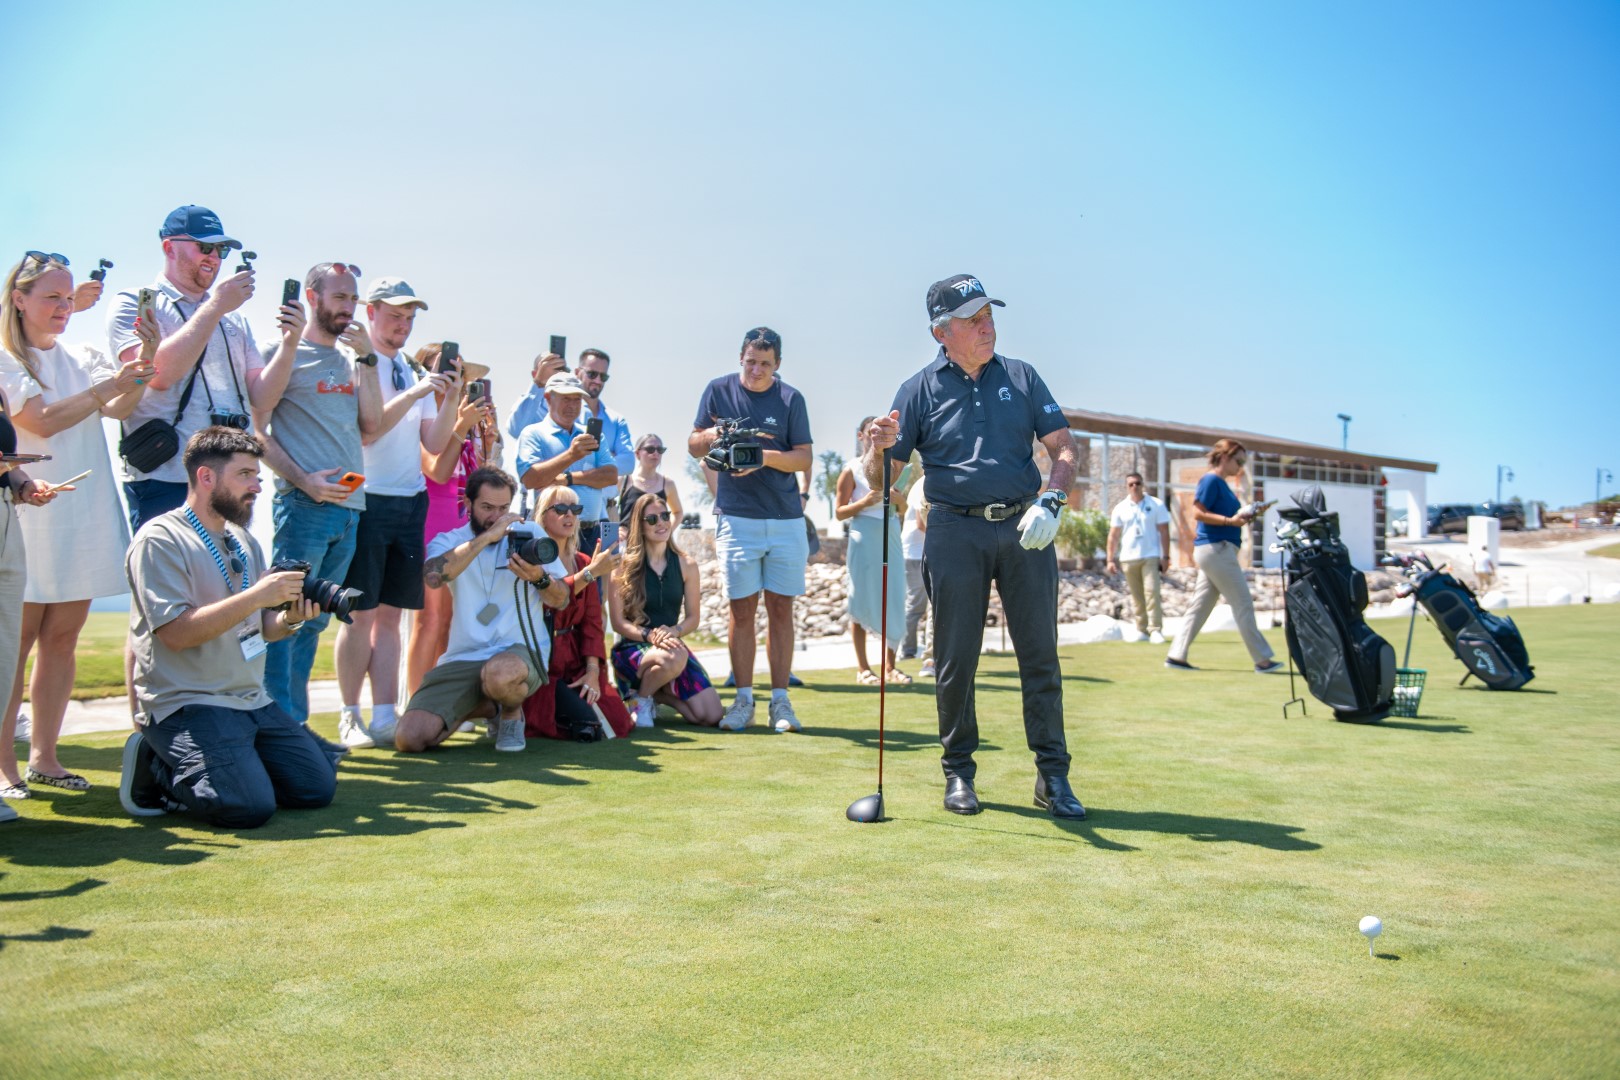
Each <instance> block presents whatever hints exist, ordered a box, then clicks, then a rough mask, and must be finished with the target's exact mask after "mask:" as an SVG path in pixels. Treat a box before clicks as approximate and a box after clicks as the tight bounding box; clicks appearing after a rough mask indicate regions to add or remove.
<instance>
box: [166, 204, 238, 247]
mask: <svg viewBox="0 0 1620 1080" xmlns="http://www.w3.org/2000/svg"><path fill="white" fill-rule="evenodd" d="M158 237H159V238H160V239H163V240H169V239H172V238H180V239H184V240H201V241H203V242H204V243H208V244H224V245H226V246H227V247H233V248H240V247H241V246H242V241H240V240H232V239H231V238H230V237H228V236H226V235H225V226H223V225H221V224H220V223H219V215H218V214H216V213H214V212H213V211H212V210H210V209H208V207H206V206H181V207H178V208H176V209H174V210H171V211H170V212H169V216H168V217H166V218H164V219H163V228H161V229H159V230H158Z"/></svg>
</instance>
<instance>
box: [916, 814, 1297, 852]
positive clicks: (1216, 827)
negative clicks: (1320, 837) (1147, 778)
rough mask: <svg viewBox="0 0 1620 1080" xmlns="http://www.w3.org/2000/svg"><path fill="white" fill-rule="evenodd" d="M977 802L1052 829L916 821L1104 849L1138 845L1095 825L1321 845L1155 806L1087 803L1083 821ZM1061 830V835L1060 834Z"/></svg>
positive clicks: (1203, 838) (1267, 825)
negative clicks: (1111, 806)
mask: <svg viewBox="0 0 1620 1080" xmlns="http://www.w3.org/2000/svg"><path fill="white" fill-rule="evenodd" d="M981 805H982V806H983V807H984V809H985V810H993V811H996V812H998V813H1004V814H1011V815H1013V816H1015V817H1020V818H1031V819H1034V820H1036V821H1039V822H1041V823H1042V824H1043V825H1045V826H1048V827H1050V828H1052V829H1055V830H1057V831H1056V832H1051V833H1028V832H1015V831H1013V830H1009V829H997V828H995V827H993V826H990V825H981V824H979V820H980V819H979V818H977V817H975V818H972V819H964V820H962V821H960V822H956V821H937V820H932V819H926V818H923V819H918V820H922V821H925V822H926V823H927V824H930V825H943V826H945V827H947V828H957V829H969V830H973V831H983V832H1000V833H1005V834H1007V835H1009V836H1032V837H1036V838H1038V839H1046V840H1069V841H1071V842H1073V843H1087V844H1090V845H1091V846H1093V847H1096V848H1101V849H1102V850H1104V851H1137V850H1139V849H1138V848H1136V847H1134V846H1133V845H1131V844H1125V843H1121V842H1120V841H1117V840H1111V839H1109V838H1108V837H1106V836H1102V835H1100V834H1099V830H1101V831H1106V832H1143V833H1161V834H1164V835H1170V836H1185V837H1187V838H1188V839H1189V840H1197V841H1199V842H1201V843H1226V844H1252V845H1254V846H1255V847H1263V848H1269V849H1271V850H1272V851H1319V850H1320V849H1321V847H1322V845H1321V844H1318V843H1315V842H1314V841H1311V840H1306V839H1304V838H1303V837H1300V836H1296V835H1294V834H1295V833H1298V832H1300V831H1301V829H1302V826H1298V825H1277V824H1274V823H1272V822H1269V821H1246V820H1244V819H1242V818H1219V817H1204V816H1202V815H1199V814H1172V813H1168V812H1165V811H1154V810H1105V809H1100V808H1097V807H1092V808H1090V809H1089V810H1088V811H1087V815H1088V816H1087V818H1086V820H1084V821H1064V820H1061V819H1059V818H1054V817H1052V816H1051V815H1050V814H1048V813H1047V812H1046V811H1044V810H1037V809H1036V808H1035V807H1033V806H1012V805H1009V804H1007V803H992V802H986V803H982V804H981ZM992 820H993V819H992ZM1060 833H1061V834H1063V835H1059V834H1060Z"/></svg>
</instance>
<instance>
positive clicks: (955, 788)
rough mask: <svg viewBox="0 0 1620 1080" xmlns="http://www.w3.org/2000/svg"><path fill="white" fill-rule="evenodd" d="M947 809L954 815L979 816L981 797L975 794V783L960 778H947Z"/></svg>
mask: <svg viewBox="0 0 1620 1080" xmlns="http://www.w3.org/2000/svg"><path fill="white" fill-rule="evenodd" d="M945 809H947V810H949V811H950V812H951V813H953V814H977V813H978V812H979V797H978V796H977V795H975V794H974V792H973V781H971V780H968V779H965V778H964V777H960V776H947V777H946V778H945Z"/></svg>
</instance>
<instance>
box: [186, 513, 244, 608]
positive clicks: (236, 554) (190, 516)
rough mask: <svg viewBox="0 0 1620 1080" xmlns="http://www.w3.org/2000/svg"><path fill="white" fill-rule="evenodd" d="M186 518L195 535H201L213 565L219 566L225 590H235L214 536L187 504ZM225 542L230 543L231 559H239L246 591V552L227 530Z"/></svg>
mask: <svg viewBox="0 0 1620 1080" xmlns="http://www.w3.org/2000/svg"><path fill="white" fill-rule="evenodd" d="M186 520H187V521H188V522H190V523H191V527H192V528H193V529H196V530H197V535H198V536H200V537H202V542H203V546H204V547H206V548H207V549H208V554H210V555H212V556H213V557H214V565H215V566H217V567H219V576H220V577H222V578H224V579H225V588H226V590H227V591H229V592H232V593H234V592H236V589H235V587H234V586H232V585H231V572H230V571H229V570H227V569H226V568H225V557H224V556H223V555H221V554H220V553H219V548H218V547H217V546H216V545H215V544H214V538H213V537H212V536H210V535H209V534H208V530H207V529H205V528H203V523H202V520H201V519H200V518H198V517H197V512H196V511H195V510H193V509H192V508H191V507H189V506H188V507H186ZM225 542H226V543H227V544H229V545H230V548H231V557H232V559H233V560H234V559H240V560H241V566H242V591H243V592H247V587H248V570H247V553H246V552H244V551H243V550H242V548H241V546H240V545H238V544H237V542H236V537H234V536H232V535H231V534H230V531H229V530H227V531H226V533H225Z"/></svg>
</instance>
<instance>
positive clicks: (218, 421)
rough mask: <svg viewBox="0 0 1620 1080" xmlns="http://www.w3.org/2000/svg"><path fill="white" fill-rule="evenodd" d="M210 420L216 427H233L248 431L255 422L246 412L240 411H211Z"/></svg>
mask: <svg viewBox="0 0 1620 1080" xmlns="http://www.w3.org/2000/svg"><path fill="white" fill-rule="evenodd" d="M208 421H209V423H211V424H213V425H214V426H215V427H233V428H235V429H236V430H238V431H246V430H247V429H248V428H249V427H250V426H251V425H252V423H253V421H252V419H251V418H249V417H248V415H247V414H246V413H239V412H217V413H209V414H208Z"/></svg>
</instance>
